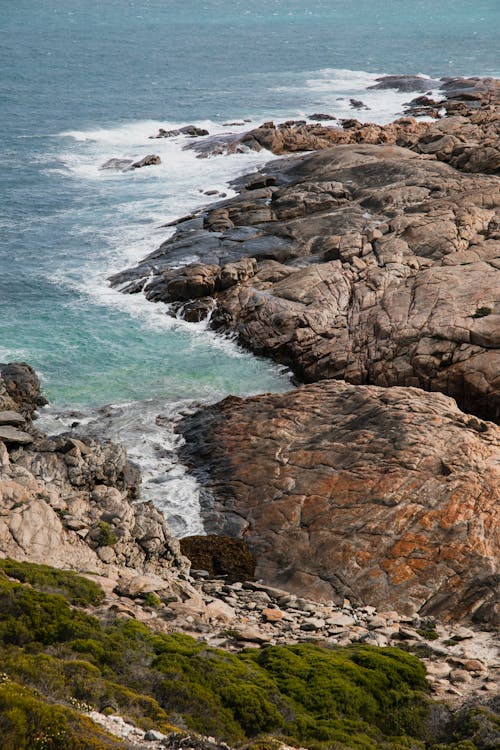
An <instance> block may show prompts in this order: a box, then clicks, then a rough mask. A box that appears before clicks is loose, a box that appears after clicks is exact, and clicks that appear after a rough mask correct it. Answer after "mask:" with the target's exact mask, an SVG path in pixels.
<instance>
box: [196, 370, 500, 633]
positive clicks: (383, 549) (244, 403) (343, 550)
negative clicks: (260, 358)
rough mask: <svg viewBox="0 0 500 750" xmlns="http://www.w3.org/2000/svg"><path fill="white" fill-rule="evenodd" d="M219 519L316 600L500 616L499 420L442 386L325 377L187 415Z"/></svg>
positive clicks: (213, 520) (276, 573) (292, 586)
mask: <svg viewBox="0 0 500 750" xmlns="http://www.w3.org/2000/svg"><path fill="white" fill-rule="evenodd" d="M182 430H183V433H184V436H185V438H186V441H187V447H186V458H187V460H188V461H189V462H190V463H191V465H194V466H196V467H197V470H198V472H199V473H200V472H201V477H202V479H203V481H204V482H205V486H206V488H207V489H208V490H209V492H210V493H211V499H210V498H208V497H207V498H206V501H205V515H206V519H207V521H206V522H207V528H208V529H209V530H210V531H215V532H217V533H225V534H229V535H232V536H238V535H239V536H243V538H244V539H245V540H246V541H247V542H248V544H249V545H250V548H251V550H252V551H253V552H254V554H255V556H256V559H257V568H256V575H257V577H259V578H262V579H263V580H264V581H266V583H268V584H271V585H276V586H281V587H283V588H286V589H288V590H290V591H293V592H294V593H296V594H299V595H301V596H308V597H310V598H313V599H317V600H330V599H337V600H339V599H340V600H341V599H342V598H343V597H347V598H349V599H350V600H351V601H353V602H355V603H357V604H360V603H362V604H365V605H366V604H367V605H372V606H376V607H378V608H381V607H382V608H392V609H395V610H397V611H399V612H402V613H405V614H412V613H415V612H418V613H420V614H421V615H433V616H439V617H440V618H441V619H442V620H447V619H448V620H464V619H467V618H471V619H472V620H474V621H476V622H481V623H482V624H483V625H486V626H494V625H495V624H498V622H499V619H498V615H499V612H498V604H497V602H496V596H497V594H498V588H499V587H498V584H499V577H498V572H497V571H498V567H497V566H498V555H499V549H500V544H499V529H498V523H497V522H496V521H497V513H498V503H499V500H500V429H499V428H498V427H497V426H496V425H494V424H493V423H491V422H489V423H487V422H482V421H480V420H478V419H476V418H475V417H471V416H470V415H465V414H463V413H462V412H461V411H460V410H459V409H458V408H457V406H456V404H455V403H454V401H453V400H452V399H450V398H447V397H445V396H443V395H441V394H435V393H433V394H428V393H425V392H423V391H421V390H418V389H414V388H400V387H394V388H390V389H384V388H378V387H375V386H362V387H361V386H352V385H349V384H347V383H344V382H339V381H333V380H330V381H324V382H320V383H316V384H314V385H308V386H303V387H301V388H298V389H297V390H295V391H293V392H291V393H286V394H271V395H263V396H256V397H253V398H249V399H239V398H233V397H230V398H227V399H225V400H224V401H223V402H221V403H220V404H215V405H213V406H209V407H206V408H205V409H203V410H202V411H200V412H198V413H197V414H195V415H193V416H191V417H187V418H186V419H185V421H184V423H183V427H182Z"/></svg>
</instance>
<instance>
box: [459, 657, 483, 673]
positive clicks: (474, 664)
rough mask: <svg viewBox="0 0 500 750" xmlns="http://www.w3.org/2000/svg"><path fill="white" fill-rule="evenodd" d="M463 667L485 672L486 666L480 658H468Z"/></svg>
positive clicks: (469, 670)
mask: <svg viewBox="0 0 500 750" xmlns="http://www.w3.org/2000/svg"><path fill="white" fill-rule="evenodd" d="M462 666H463V668H464V669H466V670H467V672H485V671H486V666H485V665H484V664H483V662H482V661H479V659H466V660H465V661H464V662H463V664H462Z"/></svg>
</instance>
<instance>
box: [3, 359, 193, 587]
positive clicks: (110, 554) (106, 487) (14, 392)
mask: <svg viewBox="0 0 500 750" xmlns="http://www.w3.org/2000/svg"><path fill="white" fill-rule="evenodd" d="M41 403H45V399H43V398H42V396H41V394H40V384H39V382H38V378H37V377H36V375H35V373H34V371H33V370H32V369H31V368H30V367H28V366H27V365H24V364H19V363H16V364H15V365H2V366H1V368H0V404H1V406H2V409H3V407H8V408H9V409H10V410H11V411H3V410H2V412H1V414H2V415H3V418H2V419H3V422H4V423H5V422H7V424H4V425H3V426H2V430H3V433H2V435H3V438H4V439H3V440H2V439H1V438H2V435H0V556H10V557H13V558H15V559H18V560H30V561H32V562H40V563H47V564H49V565H53V566H55V567H64V568H70V569H73V570H79V571H85V572H96V573H106V574H107V575H113V573H114V574H115V575H118V573H120V574H123V570H124V569H131V571H135V574H137V571H138V572H142V573H150V574H158V575H165V576H169V577H172V576H175V575H178V574H184V573H186V572H187V571H188V569H189V563H188V561H187V560H186V559H185V558H183V557H182V555H181V553H180V549H179V544H178V542H177V541H176V540H175V539H173V538H172V536H171V534H170V531H169V529H168V527H167V524H166V522H165V520H164V518H163V516H162V514H161V513H160V512H159V511H158V510H157V509H156V508H155V507H154V506H153V504H152V503H137V502H134V501H135V500H136V499H137V497H138V493H139V483H140V475H139V472H138V470H137V469H136V468H135V467H134V466H133V465H132V464H130V463H129V461H128V459H127V456H126V452H125V449H124V448H123V447H122V446H118V445H115V444H113V443H111V442H109V441H100V440H97V439H95V438H85V439H79V438H78V437H76V436H74V435H69V434H67V435H61V436H57V437H53V438H49V437H47V436H45V435H43V434H42V433H40V432H39V431H37V430H36V429H35V428H34V426H33V425H32V423H31V420H30V416H31V414H32V413H33V410H34V408H35V406H38V405H40V404H41ZM21 412H22V413H23V414H24V415H25V417H24V420H23V423H22V426H23V430H22V431H21V430H19V427H18V426H14V425H18V424H19V417H20V415H21ZM9 414H10V416H9ZM21 419H23V417H22V416H21ZM8 430H10V433H8V434H7V435H5V434H4V433H5V432H6V431H8ZM11 433H20V434H21V435H25V436H26V439H22V440H21V439H19V438H18V437H16V435H14V436H12V434H11Z"/></svg>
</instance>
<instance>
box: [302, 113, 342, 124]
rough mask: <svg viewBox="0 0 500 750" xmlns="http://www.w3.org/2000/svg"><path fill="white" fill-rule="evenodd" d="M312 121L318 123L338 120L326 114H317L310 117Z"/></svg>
mask: <svg viewBox="0 0 500 750" xmlns="http://www.w3.org/2000/svg"><path fill="white" fill-rule="evenodd" d="M309 119H310V120H315V121H316V122H324V121H326V120H336V119H337V118H336V117H335V116H334V115H328V114H325V113H324V112H315V113H314V114H312V115H309Z"/></svg>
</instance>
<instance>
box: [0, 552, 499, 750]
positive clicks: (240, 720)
mask: <svg viewBox="0 0 500 750" xmlns="http://www.w3.org/2000/svg"><path fill="white" fill-rule="evenodd" d="M25 565H26V564H24V563H23V564H19V563H16V564H15V565H14V564H12V562H11V561H2V570H4V571H5V574H8V575H9V576H10V578H16V581H12V580H9V579H8V578H7V577H3V578H0V664H1V666H0V671H1V672H2V673H3V676H0V736H2V737H3V738H4V739H3V744H2V750H10V749H11V748H12V749H13V748H16V749H17V748H21V747H23V748H34V750H41V749H42V748H50V749H54V750H58V748H63V747H64V748H65V750H71V749H72V748H75V749H77V750H79V748H96V750H97V749H100V748H105V747H120V746H121V745H120V744H119V743H118V744H117V741H115V740H112V739H110V738H108V737H107V736H106V735H105V734H104V733H102V732H100V730H98V729H96V728H95V727H94V725H93V724H92V722H90V721H89V720H88V719H87V718H86V717H85V716H84V715H82V713H81V712H80V713H78V712H77V711H75V708H76V709H78V708H79V709H81V710H85V708H86V707H88V706H93V707H96V708H97V709H100V710H103V709H110V708H112V709H113V710H116V711H118V712H119V713H120V714H121V715H122V716H124V717H125V718H128V719H130V720H132V721H133V722H135V723H136V724H138V725H139V726H142V727H144V728H150V727H155V728H157V729H159V730H162V731H165V732H166V731H171V730H172V728H174V727H179V728H181V729H189V730H195V731H197V732H200V733H203V734H209V735H213V736H216V737H217V738H218V739H221V740H225V741H227V742H229V743H231V744H233V745H241V746H246V747H251V748H253V749H254V750H268V748H272V747H273V738H277V737H280V738H285V739H286V740H287V741H288V743H289V744H295V745H296V746H297V745H300V746H302V747H308V748H312V750H322V749H325V750H326V749H327V748H328V749H329V750H330V749H331V750H341V749H343V748H352V749H353V750H384V749H385V750H403V749H404V750H424V748H436V750H438V748H439V750H452V749H453V750H473V748H476V747H477V748H481V750H487V745H483V746H482V745H481V744H480V743H478V744H475V743H474V742H473V741H472V740H471V739H470V736H471V732H472V730H471V731H470V732H469V735H468V736H467V735H465V736H464V732H462V733H460V731H459V730H454V731H455V734H456V742H455V738H454V740H453V743H454V744H453V743H452V744H448V745H446V744H443V742H445V740H446V739H448V740H449V738H447V737H445V736H444V734H443V729H444V728H445V726H446V725H447V723H449V721H448V720H449V717H448V718H447V719H446V721H444V720H443V717H445V718H446V716H447V712H446V710H445V709H442V708H440V707H439V706H436V705H435V704H433V702H432V701H431V700H430V699H429V697H428V687H427V683H426V680H425V670H424V667H423V665H422V664H421V662H419V660H418V659H417V658H416V657H415V656H413V655H412V654H409V653H406V652H404V651H400V650H398V649H393V648H384V649H380V648H376V647H370V646H363V645H356V646H351V647H346V648H321V647H319V646H316V645H313V644H311V643H304V644H299V645H294V646H287V647H281V646H280V647H278V646H267V647H264V648H261V649H248V650H245V651H243V652H241V653H238V654H233V653H228V652H225V651H222V650H219V649H215V648H210V647H208V646H207V645H206V644H204V643H199V642H197V641H196V640H194V639H192V638H190V637H188V636H185V635H181V634H171V635H166V634H161V633H158V632H154V631H151V630H150V629H148V628H147V627H146V626H145V625H143V624H141V623H138V622H136V621H135V620H113V621H111V622H107V623H103V622H101V621H99V620H98V619H96V618H95V617H92V616H90V615H89V614H87V613H86V612H83V611H82V610H81V609H78V608H73V607H71V606H70V604H69V601H68V599H69V600H70V601H73V602H74V601H75V597H76V598H79V597H82V596H83V599H84V600H85V601H86V602H87V603H88V596H90V594H87V595H85V594H82V593H81V592H82V591H87V588H86V584H87V583H89V582H88V581H85V579H80V581H81V586H82V589H81V591H80V589H79V587H78V585H77V583H76V582H75V581H74V579H73V575H74V574H70V575H69V578H66V576H68V574H66V573H64V572H61V571H52V575H53V578H51V577H50V575H49V573H48V571H50V569H47V568H45V567H44V566H26V568H25V569H24V567H23V566H25ZM37 569H38V570H37ZM76 578H78V577H77V576H76ZM20 581H23V582H24V583H20ZM68 581H70V582H71V587H69V583H68ZM48 582H49V583H48ZM26 584H30V585H26ZM48 587H49V588H51V590H57V591H59V592H61V593H47V591H46V589H47V588H48ZM63 591H65V592H67V591H70V593H69V594H68V593H65V594H64V595H62V592H63ZM89 591H90V590H89ZM94 594H95V592H94ZM97 599H98V600H99V597H97ZM436 712H437V713H436ZM472 723H473V722H472ZM465 725H466V722H465V723H464V726H465ZM476 725H477V721H476V724H474V731H476V733H477V726H476ZM467 737H469V738H467ZM465 739H467V742H468V743H469V744H465V745H464V744H463V740H465ZM82 743H83V744H82ZM110 743H111V744H110ZM113 743H114V744H113ZM457 743H458V744H457ZM492 747H493V746H492Z"/></svg>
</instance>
